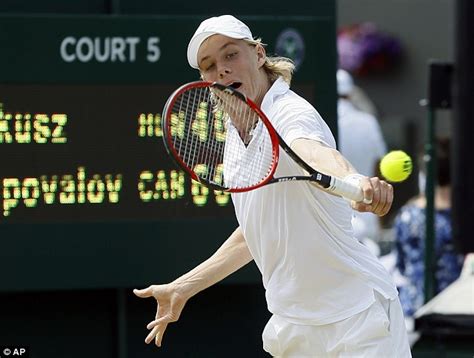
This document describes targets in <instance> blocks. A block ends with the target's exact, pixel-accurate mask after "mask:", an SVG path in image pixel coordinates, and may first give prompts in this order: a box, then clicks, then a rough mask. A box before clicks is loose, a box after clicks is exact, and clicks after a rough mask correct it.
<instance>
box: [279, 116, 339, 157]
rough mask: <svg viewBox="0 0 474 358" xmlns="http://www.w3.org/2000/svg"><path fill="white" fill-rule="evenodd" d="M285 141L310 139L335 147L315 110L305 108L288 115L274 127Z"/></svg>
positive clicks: (330, 134)
mask: <svg viewBox="0 0 474 358" xmlns="http://www.w3.org/2000/svg"><path fill="white" fill-rule="evenodd" d="M276 129H277V131H278V133H279V134H280V136H281V137H282V138H283V140H284V141H285V143H287V144H288V145H291V143H292V142H293V141H294V140H295V139H311V140H315V141H318V142H320V143H323V144H325V145H327V146H329V147H332V148H335V147H336V142H335V140H334V136H333V135H332V133H331V130H330V129H329V127H328V126H327V124H326V123H325V122H324V120H323V119H322V117H321V116H320V115H319V113H318V112H317V111H316V110H306V111H302V112H299V113H298V112H296V113H293V114H291V115H288V116H287V117H286V119H285V120H284V121H282V122H281V123H279V125H278V128H276Z"/></svg>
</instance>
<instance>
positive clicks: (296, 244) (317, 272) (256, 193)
mask: <svg viewBox="0 0 474 358" xmlns="http://www.w3.org/2000/svg"><path fill="white" fill-rule="evenodd" d="M262 110H263V111H264V112H265V113H266V115H267V116H268V118H269V119H270V121H271V122H272V124H273V126H274V127H275V129H276V130H277V132H278V133H279V134H280V135H281V136H282V138H283V139H284V140H285V142H286V143H288V144H291V142H292V141H293V140H295V139H297V138H307V139H313V140H316V141H319V142H322V143H325V144H326V145H328V146H331V147H333V148H334V147H335V140H334V137H333V136H332V134H331V131H330V129H329V127H328V126H327V125H326V123H325V122H324V121H323V119H322V118H321V116H320V115H319V114H318V112H317V111H316V110H315V109H314V107H313V106H312V105H311V104H309V103H308V102H307V101H306V100H304V99H303V98H301V97H300V96H298V95H297V94H295V93H294V92H293V91H291V90H290V89H289V86H288V85H287V84H286V83H285V82H284V81H283V80H282V79H278V80H277V81H275V83H274V84H273V86H272V87H271V89H270V90H269V91H268V92H267V94H266V95H265V97H264V99H263V103H262ZM296 174H303V171H302V169H301V168H300V167H299V165H298V164H296V163H295V162H294V161H293V160H292V159H291V158H290V157H289V156H288V155H287V154H286V153H284V152H283V151H280V161H279V164H278V167H277V170H276V174H275V176H276V177H278V176H285V175H296ZM232 199H233V202H234V206H235V213H236V216H237V220H238V222H239V225H240V227H241V229H242V231H243V233H244V236H245V239H246V241H247V245H248V247H249V250H250V252H251V254H252V256H253V258H254V260H255V262H256V264H257V266H258V268H259V269H260V272H261V274H262V280H263V284H264V287H265V289H266V299H267V304H268V309H269V311H270V312H272V313H274V314H278V315H280V316H283V317H285V318H286V319H287V320H288V321H290V322H293V323H296V324H301V323H303V324H316V325H317V324H327V323H332V322H336V321H339V320H342V319H344V318H347V317H350V316H352V315H354V314H356V313H359V312H361V311H363V310H364V309H366V308H367V307H369V306H370V305H371V304H372V302H374V294H373V290H374V289H375V290H377V291H379V292H380V293H382V294H383V295H384V296H385V297H386V298H391V299H393V298H395V297H396V296H397V291H396V289H395V286H394V284H393V282H392V280H391V277H390V276H389V274H388V273H387V271H386V270H385V269H384V267H383V266H382V265H381V264H380V263H379V262H378V260H377V258H376V257H375V256H373V255H372V254H371V253H370V251H369V250H368V249H367V248H366V247H365V246H363V245H362V244H360V243H359V242H358V241H357V240H356V239H355V238H354V237H353V235H352V227H351V215H352V209H351V208H350V205H349V203H348V202H347V201H346V200H345V199H342V198H339V197H336V196H333V195H330V194H327V193H325V192H323V191H321V190H319V189H317V188H316V187H314V186H313V185H312V184H309V183H308V182H288V183H277V184H272V185H268V186H265V187H263V188H260V189H256V190H252V191H250V192H245V193H234V194H232Z"/></svg>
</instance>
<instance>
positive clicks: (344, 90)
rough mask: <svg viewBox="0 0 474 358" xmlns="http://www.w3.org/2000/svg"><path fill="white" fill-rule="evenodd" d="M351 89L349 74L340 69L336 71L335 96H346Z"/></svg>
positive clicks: (351, 80) (352, 82) (351, 82)
mask: <svg viewBox="0 0 474 358" xmlns="http://www.w3.org/2000/svg"><path fill="white" fill-rule="evenodd" d="M353 89H354V80H353V79H352V76H351V75H350V74H349V72H347V71H345V70H342V69H339V70H337V94H338V95H339V96H347V95H348V94H349V93H351V92H352V90H353Z"/></svg>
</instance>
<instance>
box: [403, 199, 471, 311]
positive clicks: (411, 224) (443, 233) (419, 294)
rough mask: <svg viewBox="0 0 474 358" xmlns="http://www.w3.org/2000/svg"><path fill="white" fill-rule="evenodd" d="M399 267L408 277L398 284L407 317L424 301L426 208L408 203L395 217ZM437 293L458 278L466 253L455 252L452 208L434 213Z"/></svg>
mask: <svg viewBox="0 0 474 358" xmlns="http://www.w3.org/2000/svg"><path fill="white" fill-rule="evenodd" d="M395 233H396V239H395V245H396V250H397V264H396V265H397V268H398V270H399V271H400V273H401V274H402V275H403V276H404V277H405V278H406V283H405V284H404V285H403V286H401V287H399V288H398V290H399V293H400V295H399V296H400V301H401V303H402V307H403V311H404V313H405V316H407V317H411V316H413V314H414V313H415V311H416V310H417V309H418V308H420V307H421V306H422V305H423V303H424V271H425V264H424V251H425V209H424V208H420V207H418V206H416V205H414V204H407V205H405V206H404V207H402V208H401V209H400V212H399V213H398V215H397V217H396V219H395ZM435 233H436V240H435V257H436V259H435V262H436V267H435V287H434V289H435V294H438V293H439V292H441V291H442V290H444V289H445V288H446V287H447V286H448V285H450V284H451V283H452V282H453V281H454V280H456V279H457V278H458V277H459V275H460V273H461V268H462V263H463V255H461V254H459V253H457V252H456V248H455V245H454V242H453V240H452V227H451V209H442V210H436V212H435Z"/></svg>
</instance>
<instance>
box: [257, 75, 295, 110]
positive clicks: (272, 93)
mask: <svg viewBox="0 0 474 358" xmlns="http://www.w3.org/2000/svg"><path fill="white" fill-rule="evenodd" d="M289 89H290V86H289V85H288V83H286V82H285V80H283V78H282V77H278V78H277V79H276V80H275V82H273V85H272V86H271V87H270V89H269V90H268V92H267V93H266V94H265V96H264V97H263V101H262V105H261V107H262V110H263V111H264V112H267V111H268V110H269V109H270V108H272V105H273V103H274V102H275V99H276V97H278V96H280V95H282V94H285V93H286V92H288V91H289Z"/></svg>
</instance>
